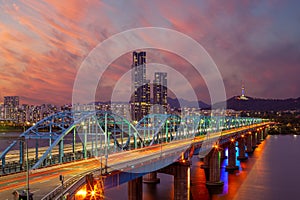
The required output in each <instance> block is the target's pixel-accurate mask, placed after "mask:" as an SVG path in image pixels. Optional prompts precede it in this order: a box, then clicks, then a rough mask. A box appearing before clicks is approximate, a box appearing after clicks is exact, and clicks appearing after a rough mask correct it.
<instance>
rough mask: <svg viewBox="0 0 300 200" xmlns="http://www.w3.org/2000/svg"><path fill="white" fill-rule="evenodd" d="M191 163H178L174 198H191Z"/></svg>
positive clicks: (176, 199) (178, 199) (179, 199)
mask: <svg viewBox="0 0 300 200" xmlns="http://www.w3.org/2000/svg"><path fill="white" fill-rule="evenodd" d="M189 166H190V163H189V162H185V163H178V165H175V173H174V199H175V200H181V199H187V200H189V199H190V180H191V179H190V167H189Z"/></svg>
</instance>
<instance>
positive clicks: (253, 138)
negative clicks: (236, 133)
mask: <svg viewBox="0 0 300 200" xmlns="http://www.w3.org/2000/svg"><path fill="white" fill-rule="evenodd" d="M256 140H257V134H256V132H255V131H254V132H253V133H252V149H253V150H254V149H255V148H256V147H257V146H256Z"/></svg>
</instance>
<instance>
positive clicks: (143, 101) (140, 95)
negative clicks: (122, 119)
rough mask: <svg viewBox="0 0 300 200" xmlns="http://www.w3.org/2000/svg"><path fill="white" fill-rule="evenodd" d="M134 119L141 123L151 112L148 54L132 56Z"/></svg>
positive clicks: (134, 54) (134, 53)
mask: <svg viewBox="0 0 300 200" xmlns="http://www.w3.org/2000/svg"><path fill="white" fill-rule="evenodd" d="M132 69H133V70H132V93H133V97H132V100H131V112H132V119H133V120H135V121H139V120H140V119H142V118H143V117H144V116H145V115H147V114H148V113H149V110H150V81H149V80H147V79H146V52H144V51H141V52H133V55H132Z"/></svg>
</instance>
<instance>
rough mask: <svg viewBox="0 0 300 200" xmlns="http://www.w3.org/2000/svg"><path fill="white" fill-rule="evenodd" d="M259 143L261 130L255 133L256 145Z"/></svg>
mask: <svg viewBox="0 0 300 200" xmlns="http://www.w3.org/2000/svg"><path fill="white" fill-rule="evenodd" d="M260 143H261V130H260V129H259V130H258V131H257V138H256V144H260Z"/></svg>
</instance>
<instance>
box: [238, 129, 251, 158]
mask: <svg viewBox="0 0 300 200" xmlns="http://www.w3.org/2000/svg"><path fill="white" fill-rule="evenodd" d="M238 147H239V156H238V157H237V159H238V160H241V161H242V160H247V159H248V157H246V154H245V136H244V135H242V136H241V138H239V139H238Z"/></svg>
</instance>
